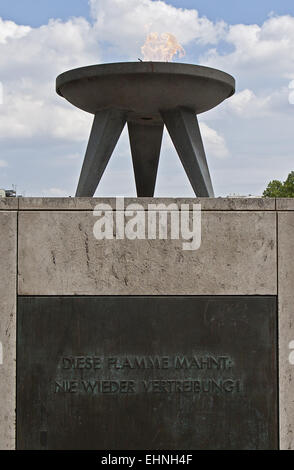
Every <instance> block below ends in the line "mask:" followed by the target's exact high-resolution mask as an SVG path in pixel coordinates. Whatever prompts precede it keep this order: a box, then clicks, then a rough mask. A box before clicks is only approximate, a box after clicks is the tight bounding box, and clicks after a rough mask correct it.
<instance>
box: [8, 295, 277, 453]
mask: <svg viewBox="0 0 294 470" xmlns="http://www.w3.org/2000/svg"><path fill="white" fill-rule="evenodd" d="M276 329H277V326H276V298H275V297H193V296H186V297H179V296H177V297H21V298H19V303H18V342H17V447H18V448H19V449H105V450H114V449H120V450H122V449H132V450H134V449H143V450H148V449H149V450H150V449H152V450H154V449H178V450H185V449H186V450H192V449H274V448H277V445H278V444H277V443H278V424H277V364H276V361H277V359H276V356H277V340H276V338H277V330H276Z"/></svg>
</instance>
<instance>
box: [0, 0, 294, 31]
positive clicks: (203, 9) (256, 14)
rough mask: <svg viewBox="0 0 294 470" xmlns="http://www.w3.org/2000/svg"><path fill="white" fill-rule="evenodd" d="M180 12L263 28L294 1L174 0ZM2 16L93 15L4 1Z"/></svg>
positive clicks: (65, 6) (74, 6)
mask: <svg viewBox="0 0 294 470" xmlns="http://www.w3.org/2000/svg"><path fill="white" fill-rule="evenodd" d="M168 3H169V4H170V5H174V6H176V7H178V8H195V9H196V10H198V12H199V14H200V15H201V16H203V15H205V16H207V17H209V18H210V19H211V20H219V19H223V20H225V21H227V22H228V23H231V24H234V23H247V24H251V23H258V24H261V23H263V21H264V20H265V19H266V18H267V16H268V14H269V13H271V12H274V13H275V14H277V15H285V14H291V15H294V2H293V1H292V0H280V1H277V0H247V1H244V0H172V1H169V2H168ZM0 16H2V18H5V19H10V20H13V21H15V22H17V23H21V24H28V25H31V26H40V25H42V24H45V23H47V22H48V20H49V19H50V18H60V19H62V20H67V19H68V18H70V17H71V16H84V17H85V18H87V19H89V20H90V19H91V17H90V15H89V7H88V0H70V1H69V0H1V4H0Z"/></svg>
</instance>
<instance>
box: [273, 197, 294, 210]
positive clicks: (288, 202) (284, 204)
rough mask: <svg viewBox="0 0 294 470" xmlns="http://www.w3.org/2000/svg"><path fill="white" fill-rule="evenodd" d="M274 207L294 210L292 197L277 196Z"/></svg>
mask: <svg viewBox="0 0 294 470" xmlns="http://www.w3.org/2000/svg"><path fill="white" fill-rule="evenodd" d="M276 208H277V210H278V211H294V198H291V197H284V198H277V199H276Z"/></svg>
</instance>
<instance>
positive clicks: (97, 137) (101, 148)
mask: <svg viewBox="0 0 294 470" xmlns="http://www.w3.org/2000/svg"><path fill="white" fill-rule="evenodd" d="M125 123H126V118H125V114H124V112H123V111H121V110H118V109H106V110H103V111H99V112H98V113H97V114H96V115H95V118H94V122H93V126H92V130H91V134H90V138H89V142H88V147H87V151H86V155H85V158H84V163H83V167H82V170H81V174H80V179H79V184H78V187H77V191H76V196H77V197H85V196H89V197H91V196H93V195H94V193H95V191H96V188H97V186H98V184H99V181H100V179H101V177H102V175H103V173H104V170H105V168H106V166H107V163H108V161H109V159H110V157H111V155H112V152H113V150H114V148H115V146H116V144H117V141H118V139H119V136H120V135H121V132H122V130H123V128H124V125H125Z"/></svg>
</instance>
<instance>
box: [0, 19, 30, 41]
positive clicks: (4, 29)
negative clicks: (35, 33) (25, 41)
mask: <svg viewBox="0 0 294 470" xmlns="http://www.w3.org/2000/svg"><path fill="white" fill-rule="evenodd" d="M30 31H31V28H30V26H19V25H17V24H16V23H14V22H13V21H4V20H3V19H2V18H0V44H6V43H7V41H8V40H9V38H14V39H19V38H22V37H23V36H25V35H26V34H28V33H29V32H30Z"/></svg>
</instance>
